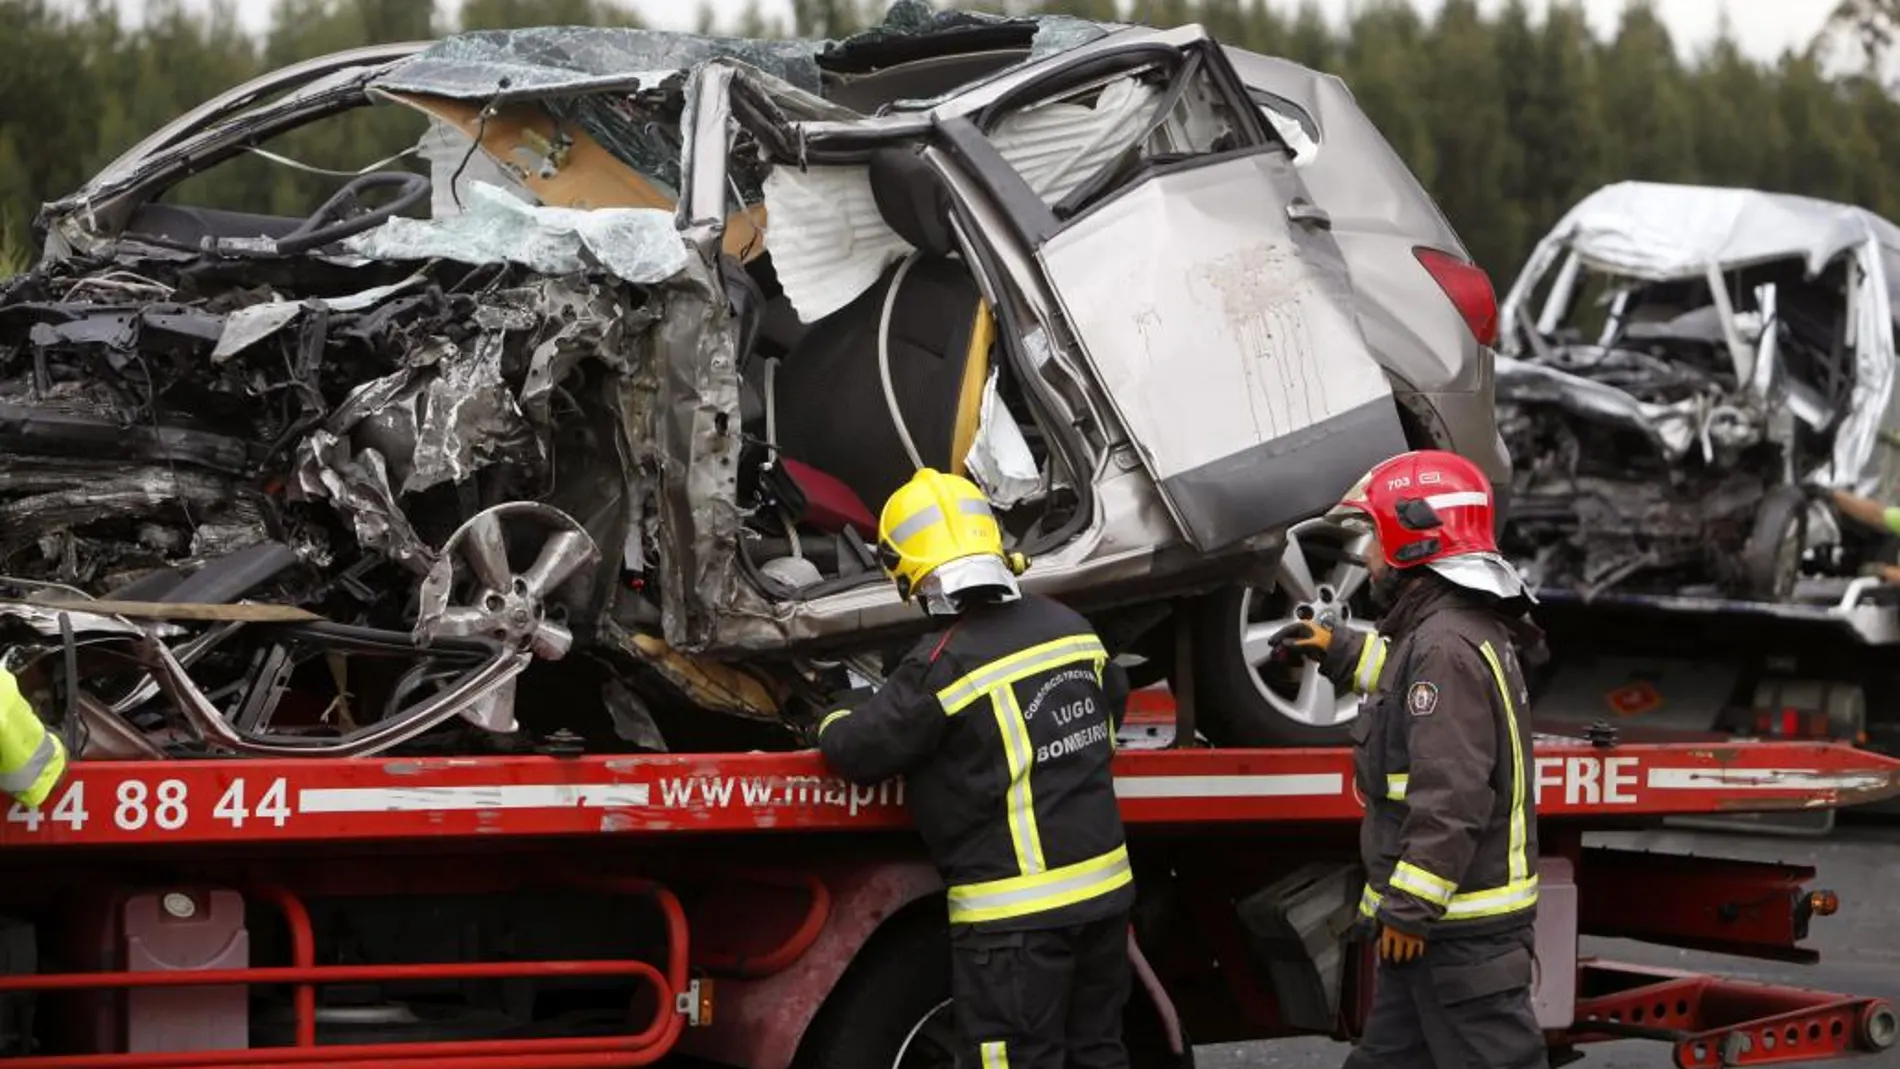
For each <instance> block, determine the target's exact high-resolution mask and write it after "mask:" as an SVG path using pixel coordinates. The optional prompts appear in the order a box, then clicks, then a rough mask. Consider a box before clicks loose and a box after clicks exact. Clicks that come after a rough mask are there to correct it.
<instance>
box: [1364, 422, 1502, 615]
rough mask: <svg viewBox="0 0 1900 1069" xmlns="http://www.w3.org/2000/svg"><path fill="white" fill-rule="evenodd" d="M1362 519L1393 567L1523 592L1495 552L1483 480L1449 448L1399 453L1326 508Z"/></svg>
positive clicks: (1480, 586) (1496, 589)
mask: <svg viewBox="0 0 1900 1069" xmlns="http://www.w3.org/2000/svg"><path fill="white" fill-rule="evenodd" d="M1327 516H1328V518H1329V519H1332V520H1334V521H1344V522H1348V523H1349V522H1351V520H1352V519H1354V518H1360V519H1361V522H1364V520H1366V519H1369V520H1371V522H1372V527H1373V530H1375V531H1377V532H1378V535H1379V548H1380V550H1381V552H1382V554H1383V556H1384V557H1385V561H1386V563H1387V564H1390V565H1391V566H1392V567H1394V568H1416V567H1418V566H1420V565H1430V566H1431V568H1432V570H1433V571H1435V572H1438V573H1439V574H1440V575H1442V576H1444V577H1445V578H1447V579H1449V580H1451V581H1452V582H1454V583H1457V584H1458V585H1460V586H1466V587H1471V588H1473V589H1477V590H1484V591H1488V592H1490V593H1493V594H1497V595H1499V596H1500V597H1514V596H1517V595H1519V594H1522V593H1524V592H1525V591H1524V583H1523V579H1522V578H1521V577H1520V576H1519V575H1518V573H1517V569H1516V568H1514V567H1512V566H1511V563H1510V562H1509V561H1507V560H1505V559H1504V558H1503V557H1502V556H1501V555H1500V554H1499V553H1498V542H1497V535H1496V532H1495V511H1494V508H1493V505H1492V496H1491V480H1489V479H1487V478H1485V477H1484V472H1482V471H1480V470H1479V469H1478V466H1477V465H1476V464H1473V463H1472V462H1471V461H1469V460H1466V459H1465V458H1464V457H1461V456H1459V455H1458V454H1456V453H1448V452H1445V451H1444V450H1441V449H1420V450H1416V451H1413V452H1410V453H1400V454H1399V455H1398V456H1395V457H1393V458H1392V459H1390V460H1386V461H1382V462H1380V463H1378V464H1376V465H1374V466H1373V468H1372V470H1371V471H1368V472H1366V474H1365V476H1364V477H1362V478H1361V479H1360V480H1359V481H1358V482H1357V483H1355V484H1353V488H1352V489H1351V490H1348V491H1347V492H1346V496H1345V497H1344V498H1343V499H1342V500H1341V501H1340V502H1339V504H1338V505H1336V506H1334V507H1333V510H1332V511H1331V512H1330V513H1328V514H1327Z"/></svg>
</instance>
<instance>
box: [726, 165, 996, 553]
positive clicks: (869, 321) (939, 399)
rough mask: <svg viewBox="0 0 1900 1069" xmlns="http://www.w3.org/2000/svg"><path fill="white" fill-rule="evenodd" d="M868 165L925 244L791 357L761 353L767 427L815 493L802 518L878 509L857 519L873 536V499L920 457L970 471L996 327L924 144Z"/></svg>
mask: <svg viewBox="0 0 1900 1069" xmlns="http://www.w3.org/2000/svg"><path fill="white" fill-rule="evenodd" d="M869 177H870V183H871V190H872V195H873V197H874V198H875V200H876V204H877V208H878V212H879V214H880V215H881V216H883V218H884V221H885V223H886V224H887V225H888V226H890V228H891V229H892V230H894V231H896V232H897V234H898V235H899V236H901V237H903V238H904V240H906V241H908V242H909V243H910V244H911V245H912V246H914V247H915V249H916V252H915V253H914V254H913V255H911V256H909V257H906V258H905V259H903V260H900V261H898V262H897V263H895V264H892V265H891V266H890V267H888V268H887V269H886V270H885V271H884V273H883V274H882V275H881V276H880V277H879V279H878V281H877V283H876V284H875V285H873V286H872V287H871V288H870V289H869V290H867V291H865V292H864V293H862V294H860V295H859V296H858V297H857V299H856V300H854V301H852V302H851V303H850V304H848V305H846V306H845V307H844V308H841V309H839V310H838V311H836V312H834V313H832V314H831V315H828V316H826V317H824V318H823V319H820V320H818V321H817V322H815V323H812V324H811V325H810V326H809V328H808V329H806V330H805V332H804V333H803V335H802V336H801V337H799V339H798V340H797V341H796V343H794V344H793V345H792V347H791V348H790V351H788V352H787V353H786V355H785V357H784V359H782V360H778V361H771V360H766V361H761V362H760V364H761V365H762V366H761V368H760V376H761V381H760V392H761V394H762V399H763V403H764V409H765V413H764V416H765V425H766V428H767V433H766V437H767V440H768V442H770V443H771V444H772V445H773V446H774V447H775V448H776V450H777V453H778V456H779V458H780V462H781V465H782V469H783V471H784V474H785V475H786V476H787V477H789V478H790V479H791V480H792V481H793V482H795V483H797V484H798V489H799V491H800V492H801V493H802V496H803V497H805V498H806V499H807V502H808V504H809V506H810V507H808V508H807V509H805V510H802V514H800V515H799V519H801V520H803V521H806V522H810V523H812V524H813V525H815V526H818V527H819V528H820V529H828V530H836V529H838V528H839V527H840V526H841V525H849V526H853V527H863V526H864V525H865V522H866V521H867V520H869V521H870V522H869V529H868V530H860V531H859V533H860V534H862V535H864V536H865V537H866V538H875V536H876V532H875V526H876V525H875V520H873V519H871V517H874V515H875V511H874V510H875V509H876V508H878V507H881V506H882V504H883V502H884V500H885V499H886V498H888V497H889V496H890V495H891V494H892V493H893V492H895V491H896V490H897V488H898V487H899V486H902V485H903V484H904V482H905V481H906V480H908V479H909V478H910V476H911V475H912V473H913V472H915V470H916V469H917V467H918V466H919V464H921V465H923V466H927V467H933V468H936V469H938V470H941V471H949V472H955V473H958V474H962V472H963V470H964V464H963V458H964V456H965V455H966V454H967V453H968V452H969V449H970V444H971V442H972V441H973V440H974V438H975V436H976V431H977V422H978V414H979V412H980V411H981V407H982V397H983V385H984V382H985V380H986V379H987V378H988V375H989V370H990V346H991V343H992V341H993V339H994V333H995V329H994V320H993V319H992V317H991V315H990V311H989V308H988V306H987V305H986V304H985V303H984V301H983V297H982V292H981V290H980V289H979V288H978V287H977V284H976V280H975V279H974V278H973V277H972V276H971V274H970V272H969V269H968V268H967V267H965V266H964V264H963V263H962V262H961V261H959V260H957V259H955V258H954V257H953V256H952V252H953V251H954V249H955V247H956V246H955V242H954V241H953V239H952V236H951V230H950V223H949V211H948V203H947V197H946V194H945V192H944V190H943V187H942V185H941V183H940V180H939V179H938V178H937V176H936V174H935V172H934V171H932V170H931V169H930V168H929V167H928V165H926V164H925V163H924V162H923V160H922V159H921V158H920V157H919V156H918V155H917V152H916V151H915V150H914V149H909V148H886V149H881V150H879V151H878V152H876V153H874V154H873V155H872V157H871V159H870V163H869ZM893 409H895V412H893ZM907 442H908V444H907ZM854 517H855V518H854Z"/></svg>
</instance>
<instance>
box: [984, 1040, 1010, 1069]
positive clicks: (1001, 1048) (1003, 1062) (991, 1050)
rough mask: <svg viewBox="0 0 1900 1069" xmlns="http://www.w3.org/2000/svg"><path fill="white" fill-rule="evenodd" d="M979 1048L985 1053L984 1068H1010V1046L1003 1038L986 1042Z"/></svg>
mask: <svg viewBox="0 0 1900 1069" xmlns="http://www.w3.org/2000/svg"><path fill="white" fill-rule="evenodd" d="M977 1050H978V1051H979V1052H980V1053H981V1054H982V1055H983V1066H982V1069H1009V1047H1007V1046H1006V1045H1004V1043H1003V1041H1002V1040H997V1041H995V1042H993V1043H985V1044H983V1045H982V1046H980V1047H978V1048H977Z"/></svg>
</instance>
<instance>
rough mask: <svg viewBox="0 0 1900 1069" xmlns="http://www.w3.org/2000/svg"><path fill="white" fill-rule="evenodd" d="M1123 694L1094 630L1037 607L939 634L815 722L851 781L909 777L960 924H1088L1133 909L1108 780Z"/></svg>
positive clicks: (1069, 614) (964, 621)
mask: <svg viewBox="0 0 1900 1069" xmlns="http://www.w3.org/2000/svg"><path fill="white" fill-rule="evenodd" d="M1127 697H1128V687H1127V682H1126V676H1125V675H1124V674H1123V673H1122V671H1121V669H1120V668H1118V667H1116V666H1113V665H1110V664H1109V662H1108V653H1107V651H1106V650H1105V649H1104V648H1103V646H1102V642H1101V640H1100V639H1099V638H1098V637H1097V636H1096V635H1095V633H1094V631H1093V630H1091V629H1090V627H1089V624H1088V621H1086V620H1084V619H1083V618H1082V617H1081V616H1079V615H1077V614H1076V613H1075V612H1073V611H1071V610H1070V609H1068V608H1067V607H1065V606H1063V605H1061V604H1059V603H1057V602H1055V601H1051V600H1049V599H1048V598H1043V597H1038V596H1035V595H1025V596H1024V597H1022V598H1021V599H1019V600H1016V601H1011V602H1006V603H1003V604H996V605H983V606H979V607H977V608H974V609H971V610H970V611H968V612H966V613H964V614H963V615H962V616H960V617H958V618H957V620H956V622H955V623H954V624H953V625H952V626H950V627H949V628H948V629H947V630H944V631H940V632H937V633H935V634H932V635H929V636H927V637H926V638H925V639H924V640H923V641H922V642H920V643H918V645H917V647H916V648H915V649H913V650H912V651H911V652H910V653H909V654H907V655H906V656H905V657H904V659H903V660H902V661H900V662H899V663H898V665H897V667H896V668H895V669H894V670H893V671H891V672H890V674H889V676H888V678H887V679H886V681H885V683H884V685H883V686H882V687H881V688H879V690H878V692H877V693H876V695H874V696H873V697H871V698H870V699H869V700H868V701H866V702H865V703H863V704H862V705H859V706H858V707H857V708H854V709H839V710H836V711H833V712H831V713H829V714H828V715H826V716H825V717H824V719H823V720H821V721H820V722H819V727H818V747H819V749H820V750H822V751H823V752H824V755H825V759H826V760H827V761H828V762H829V763H830V764H831V767H832V768H833V769H835V770H836V771H837V772H838V773H839V774H840V775H842V776H844V777H845V778H847V779H850V780H852V781H854V782H857V783H861V784H862V783H875V782H878V781H881V780H884V779H887V778H889V777H892V776H896V775H900V774H901V775H904V776H906V777H907V778H906V789H905V795H906V797H907V798H908V800H909V805H910V808H911V812H912V815H913V817H914V818H915V820H916V822H917V828H918V831H919V832H921V833H922V835H923V838H924V842H925V844H926V845H927V846H928V847H929V849H930V854H931V858H932V860H934V861H935V862H936V865H937V868H938V871H939V872H941V873H942V875H943V879H944V883H945V884H946V885H947V886H948V887H949V902H950V923H951V924H953V925H973V926H976V927H978V928H981V929H984V930H990V931H1020V930H1031V929H1042V928H1056V927H1063V926H1067V925H1073V924H1082V923H1086V922H1089V921H1094V920H1100V919H1103V918H1105V917H1110V916H1113V915H1115V914H1117V913H1120V912H1123V911H1125V910H1127V909H1129V908H1130V907H1131V906H1132V905H1133V903H1134V897H1135V888H1134V875H1133V872H1132V871H1131V870H1130V868H1129V863H1128V849H1127V846H1126V843H1125V842H1124V840H1123V835H1122V821H1121V811H1120V809H1119V808H1118V806H1117V804H1116V801H1115V786H1114V782H1113V779H1112V776H1111V774H1110V770H1109V764H1110V759H1111V758H1112V757H1113V756H1114V751H1115V726H1114V725H1115V721H1117V720H1119V719H1120V717H1119V713H1120V707H1121V706H1122V705H1123V704H1124V703H1125V702H1126V701H1127Z"/></svg>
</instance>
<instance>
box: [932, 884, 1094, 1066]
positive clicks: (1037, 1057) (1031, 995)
mask: <svg viewBox="0 0 1900 1069" xmlns="http://www.w3.org/2000/svg"><path fill="white" fill-rule="evenodd" d="M1130 971H1131V969H1130V966H1129V963H1128V915H1127V914H1126V913H1121V914H1117V915H1115V916H1113V917H1109V918H1107V919H1105V920H1099V921H1091V922H1089V923H1087V924H1078V925H1073V926H1070V927H1065V928H1049V929H1044V930H1041V931H1026V932H978V931H975V930H973V929H970V928H961V929H958V930H955V931H954V932H953V933H952V934H951V936H950V988H951V993H952V994H954V995H955V996H956V1021H957V1041H958V1043H959V1045H960V1046H962V1048H963V1052H962V1061H961V1062H960V1064H963V1065H969V1066H973V1067H978V1069H1128V1054H1127V1052H1126V1050H1125V1049H1124V1048H1123V1047H1122V1009H1123V1007H1124V1006H1126V1005H1127V1003H1128V990H1129V984H1130V979H1129V977H1130Z"/></svg>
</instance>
